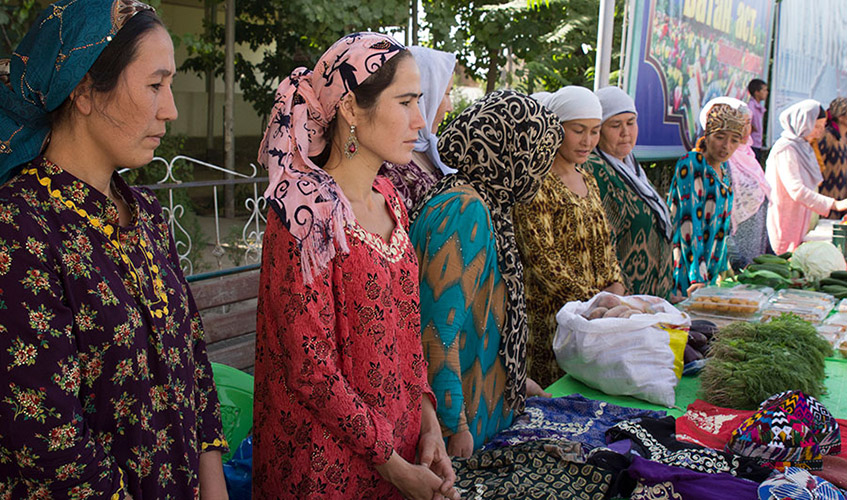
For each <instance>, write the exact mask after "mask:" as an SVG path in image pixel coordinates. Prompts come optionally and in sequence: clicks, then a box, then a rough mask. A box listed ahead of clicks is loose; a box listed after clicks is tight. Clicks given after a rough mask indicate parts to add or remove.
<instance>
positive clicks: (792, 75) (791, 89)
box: [767, 0, 847, 145]
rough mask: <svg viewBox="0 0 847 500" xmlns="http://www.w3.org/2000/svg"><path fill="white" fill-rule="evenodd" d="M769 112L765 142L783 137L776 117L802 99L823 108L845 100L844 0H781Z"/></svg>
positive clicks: (846, 43)
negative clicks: (840, 98)
mask: <svg viewBox="0 0 847 500" xmlns="http://www.w3.org/2000/svg"><path fill="white" fill-rule="evenodd" d="M778 9H779V10H778V12H779V20H778V25H777V34H776V50H775V51H774V67H773V82H770V84H771V85H770V88H771V94H770V103H769V105H768V108H769V110H770V112H769V113H768V122H769V123H768V127H767V144H771V145H772V144H773V143H774V142H775V141H776V139H778V138H779V135H780V134H781V133H782V126H781V125H780V124H779V114H780V113H781V112H782V111H783V110H785V108H787V107H788V106H791V105H792V104H794V103H795V102H797V101H801V100H803V99H815V100H817V101H820V103H821V104H823V107H824V109H826V108H828V107H829V103H830V102H831V101H832V100H833V99H835V98H836V97H838V96H847V9H845V2H844V0H815V1H814V3H809V2H806V1H804V0H782V2H780V4H779V7H778Z"/></svg>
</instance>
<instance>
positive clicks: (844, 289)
mask: <svg viewBox="0 0 847 500" xmlns="http://www.w3.org/2000/svg"><path fill="white" fill-rule="evenodd" d="M821 281H823V280H821ZM821 290H822V291H824V292H826V293H828V294H830V295H835V296H836V297H837V296H838V295H841V294H845V295H847V286H842V285H821Z"/></svg>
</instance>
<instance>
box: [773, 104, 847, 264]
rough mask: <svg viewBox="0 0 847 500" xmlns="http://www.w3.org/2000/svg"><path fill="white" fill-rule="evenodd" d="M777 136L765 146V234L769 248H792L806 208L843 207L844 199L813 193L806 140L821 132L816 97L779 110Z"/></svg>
mask: <svg viewBox="0 0 847 500" xmlns="http://www.w3.org/2000/svg"><path fill="white" fill-rule="evenodd" d="M779 123H780V124H781V125H782V136H781V137H780V138H779V140H778V141H776V143H775V144H774V145H773V147H772V148H771V152H770V154H769V155H768V161H767V162H766V163H765V178H766V179H767V180H768V183H769V184H770V185H771V189H772V191H771V204H770V206H769V207H768V237H769V238H770V240H771V247H773V251H774V252H776V253H778V254H780V253H783V252H787V251H793V250H794V249H795V248H797V246H798V245H800V243H802V242H803V237H804V236H805V235H806V233H807V232H808V230H809V222H810V221H811V219H812V212H815V213H818V214H820V215H827V214H828V213H829V211H830V210H836V211H843V210H847V199H838V200H837V199H835V198H832V197H830V196H824V195H822V194H820V193H818V186H819V185H820V183H821V182H822V181H823V176H822V175H821V169H820V164H819V163H818V159H817V157H816V156H815V150H814V148H812V145H811V142H812V141H814V140H819V139H820V138H821V137H823V134H824V127H825V126H826V113H825V112H824V110H823V108H822V107H821V105H820V103H819V102H818V101H815V100H814V99H806V100H803V101H800V102H798V103H796V104H793V105H791V106H789V107H788V108H786V109H785V111H783V112H782V113H780V115H779Z"/></svg>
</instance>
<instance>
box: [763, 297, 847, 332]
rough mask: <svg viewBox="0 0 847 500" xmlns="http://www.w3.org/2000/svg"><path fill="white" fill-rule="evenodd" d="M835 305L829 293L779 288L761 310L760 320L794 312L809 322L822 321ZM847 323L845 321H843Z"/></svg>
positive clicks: (846, 323)
mask: <svg viewBox="0 0 847 500" xmlns="http://www.w3.org/2000/svg"><path fill="white" fill-rule="evenodd" d="M834 306H835V300H834V299H833V298H832V296H831V295H829V294H826V293H820V292H812V291H809V290H780V291H779V292H777V293H776V294H775V295H774V296H773V297H772V298H771V300H770V302H769V303H768V304H767V305H766V306H765V308H764V310H763V311H762V321H767V320H769V319H771V318H774V317H776V316H779V315H781V314H782V313H792V314H796V315H797V316H799V317H800V318H802V319H804V320H806V321H809V322H810V323H814V324H818V323H820V322H821V321H823V319H824V318H826V316H827V315H828V314H829V312H830V311H831V310H832V308H833V307H834ZM844 324H845V325H847V321H845V323H844Z"/></svg>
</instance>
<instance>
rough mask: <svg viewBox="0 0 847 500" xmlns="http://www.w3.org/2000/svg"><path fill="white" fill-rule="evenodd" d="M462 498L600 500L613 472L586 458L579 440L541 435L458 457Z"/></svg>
mask: <svg viewBox="0 0 847 500" xmlns="http://www.w3.org/2000/svg"><path fill="white" fill-rule="evenodd" d="M453 468H454V469H455V470H456V483H455V486H456V488H457V489H458V490H459V491H460V493H461V495H462V498H473V499H487V498H496V499H500V498H527V499H532V498H544V499H548V498H572V499H580V500H602V499H603V498H605V497H606V492H607V491H608V489H609V483H610V482H611V478H612V474H611V473H610V472H607V471H605V470H603V469H600V468H598V467H595V466H593V465H589V464H586V463H584V456H583V453H582V446H581V445H580V444H579V443H574V442H569V441H561V440H552V439H548V440H541V441H533V442H531V443H523V444H519V445H516V446H510V447H505V448H498V449H495V450H478V451H477V452H476V453H474V454H473V455H471V456H470V457H469V458H454V459H453Z"/></svg>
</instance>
